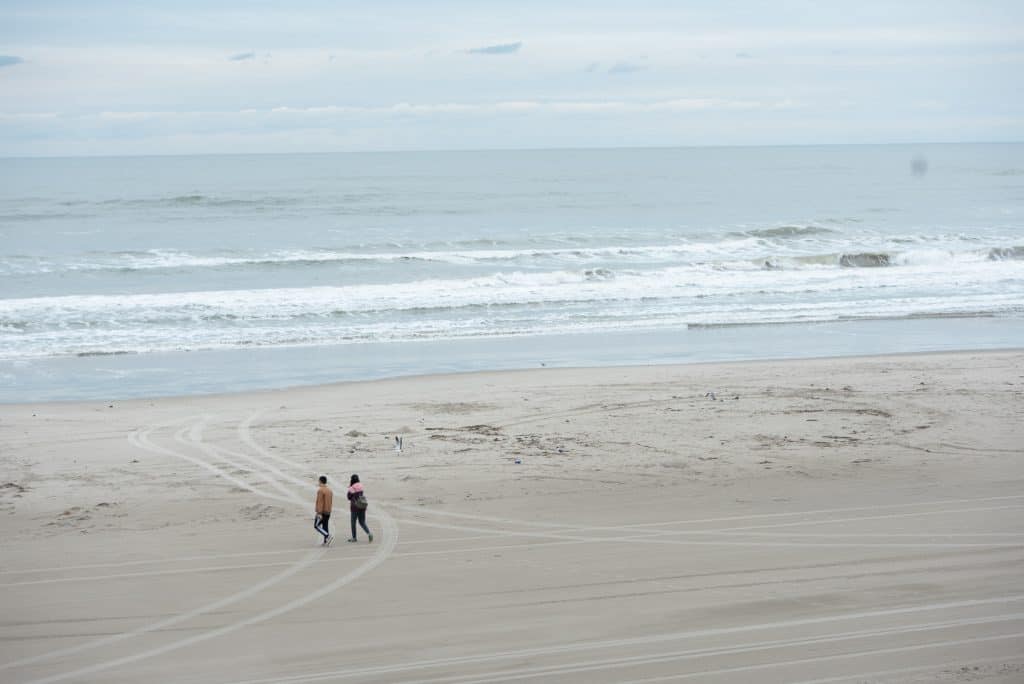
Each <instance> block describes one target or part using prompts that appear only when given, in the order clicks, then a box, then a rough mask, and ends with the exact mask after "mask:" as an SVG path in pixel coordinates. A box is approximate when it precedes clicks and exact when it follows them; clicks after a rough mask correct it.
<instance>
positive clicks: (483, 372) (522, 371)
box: [0, 346, 1024, 409]
mask: <svg viewBox="0 0 1024 684" xmlns="http://www.w3.org/2000/svg"><path fill="white" fill-rule="evenodd" d="M1000 354H1010V355H1013V354H1024V346H1018V347H998V348H977V349H955V350H944V351H903V352H888V353H880V354H875V353H872V354H844V355H838V356H801V357H774V358H755V359H734V360H727V361H722V360H707V361H689V362H682V363H647V364H644V363H636V364H622V365H599V366H585V365H582V366H553V367H550V368H549V367H542V368H493V369H476V370H465V371H450V372H437V373H430V372H428V373H419V374H410V375H391V376H385V377H376V378H361V379H359V378H357V379H350V380H335V381H329V382H323V383H316V384H301V385H287V386H282V387H266V388H257V389H246V390H228V391H222V392H201V393H195V394H171V395H152V396H139V397H125V398H117V397H98V398H92V399H55V400H45V401H23V402H18V401H12V402H2V401H0V409H3V408H17V407H27V406H47V405H54V406H78V405H86V404H93V403H96V402H104V401H115V402H118V403H122V404H125V403H132V402H158V401H179V400H188V399H208V400H211V401H228V400H231V399H240V398H245V397H248V396H253V397H258V396H266V395H274V396H280V395H281V394H288V393H297V392H304V391H310V392H318V391H327V390H341V389H345V388H349V387H353V386H357V385H359V386H362V385H371V386H372V385H384V384H389V383H390V384H406V383H412V384H418V383H430V382H436V381H457V380H459V379H465V380H467V381H469V380H471V379H472V378H474V377H477V378H479V377H483V376H494V375H497V376H501V375H508V376H510V377H511V376H518V375H528V374H531V373H538V374H543V373H585V372H602V371H609V372H630V371H636V370H644V371H652V372H659V371H661V372H664V371H676V372H681V371H683V370H684V369H686V368H705V369H706V368H721V369H726V368H729V367H741V366H755V367H756V366H758V365H778V364H782V365H802V364H806V363H829V362H843V361H877V362H883V361H887V360H899V359H918V358H921V359H928V358H932V357H935V358H941V357H949V358H956V357H962V356H967V355H1000Z"/></svg>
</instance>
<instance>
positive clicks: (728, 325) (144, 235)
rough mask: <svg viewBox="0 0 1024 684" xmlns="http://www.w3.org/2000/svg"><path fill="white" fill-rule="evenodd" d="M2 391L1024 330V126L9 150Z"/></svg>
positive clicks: (982, 337)
mask: <svg viewBox="0 0 1024 684" xmlns="http://www.w3.org/2000/svg"><path fill="white" fill-rule="evenodd" d="M0 181H2V182H0V401H3V402H18V401H38V400H64V399H104V400H105V399H115V398H127V397H139V396H153V395H174V394H189V393H194V392H228V391H235V390H242V389H258V388H274V387H283V386H289V385H296V384H306V383H319V382H332V381H339V380H351V379H364V378H376V377H387V376H393V375H405V374H420V373H434V372H453V371H455V372H457V371H465V370H480V369H500V368H531V367H540V366H541V365H544V366H572V365H577V366H579V365H607V364H620V363H621V364H636V363H663V362H693V361H711V360H735V359H757V358H781V357H794V356H797V357H799V356H828V355H850V354H867V353H895V352H914V351H929V350H947V349H990V348H1006V347H1020V346H1024V144H961V145H912V146H911V145H880V146H821V147H759V148H666V149H614V150H546V151H479V152H416V153H397V152H396V153H351V154H322V155H240V156H178V157H175V156H167V157H132V158H67V159H2V160H0Z"/></svg>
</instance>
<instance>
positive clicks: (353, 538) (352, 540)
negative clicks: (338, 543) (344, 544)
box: [347, 537, 356, 542]
mask: <svg viewBox="0 0 1024 684" xmlns="http://www.w3.org/2000/svg"><path fill="white" fill-rule="evenodd" d="M347 541H350V542H354V541H356V538H355V537H352V538H351V539H349V540H347Z"/></svg>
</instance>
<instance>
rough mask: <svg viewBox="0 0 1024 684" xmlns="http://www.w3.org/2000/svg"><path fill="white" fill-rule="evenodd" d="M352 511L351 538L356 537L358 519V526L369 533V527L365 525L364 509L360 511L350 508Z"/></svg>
mask: <svg viewBox="0 0 1024 684" xmlns="http://www.w3.org/2000/svg"><path fill="white" fill-rule="evenodd" d="M351 513H352V538H353V539H355V538H356V521H357V520H358V521H359V526H360V527H362V528H363V531H364V532H366V534H370V528H369V527H367V526H366V509H365V508H364V509H363V510H361V511H357V510H354V509H351Z"/></svg>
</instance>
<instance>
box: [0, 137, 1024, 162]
mask: <svg viewBox="0 0 1024 684" xmlns="http://www.w3.org/2000/svg"><path fill="white" fill-rule="evenodd" d="M1020 144H1024V140H958V141H915V142H906V141H904V142H895V141H889V142H860V143H852V142H825V143H753V144H727V143H726V144H707V145H701V144H689V145H608V146H600V145H597V146H576V145H573V146H565V147H474V148H423V149H402V148H392V149H389V148H381V149H367V150H323V151H318V152H311V151H294V152H277V151H274V152H271V151H268V152H195V153H180V152H155V153H140V154H131V153H129V154H102V153H99V154H70V155H67V154H65V155H61V154H29V155H4V154H0V160H2V161H8V160H28V159H136V158H138V159H144V158H153V157H158V158H163V157H243V156H244V157H257V156H303V155H306V156H312V155H331V154H438V153H449V154H473V153H480V152H582V151H611V150H683V149H761V148H780V147H898V146H913V145H927V146H936V145H1020Z"/></svg>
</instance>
